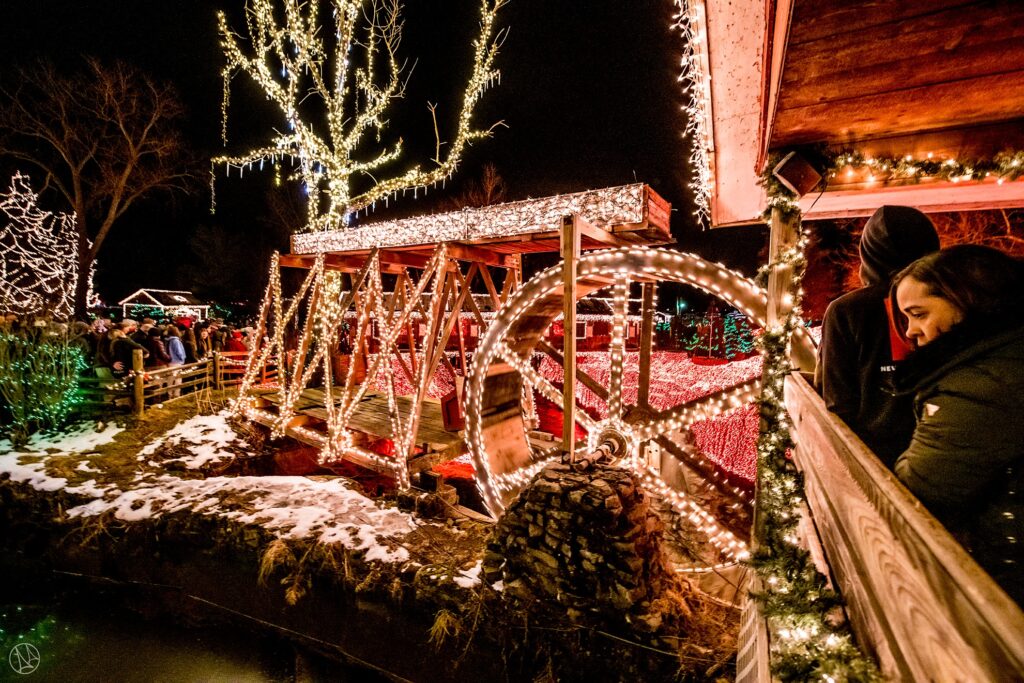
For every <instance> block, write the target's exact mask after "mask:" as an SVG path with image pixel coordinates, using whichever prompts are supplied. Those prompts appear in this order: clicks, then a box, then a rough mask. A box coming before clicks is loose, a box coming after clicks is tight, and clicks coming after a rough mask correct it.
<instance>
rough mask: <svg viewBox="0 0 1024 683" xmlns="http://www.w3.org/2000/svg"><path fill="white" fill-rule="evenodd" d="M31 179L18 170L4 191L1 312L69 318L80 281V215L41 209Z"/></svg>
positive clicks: (0, 233) (1, 204)
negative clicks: (78, 221) (77, 220)
mask: <svg viewBox="0 0 1024 683" xmlns="http://www.w3.org/2000/svg"><path fill="white" fill-rule="evenodd" d="M29 182H30V181H29V177H28V176H23V175H22V174H21V173H15V174H14V175H13V176H12V177H11V184H10V188H9V189H8V190H7V191H6V192H0V213H2V214H3V216H4V217H5V219H6V220H5V221H4V222H5V225H3V226H0V312H3V313H15V314H18V315H28V314H34V313H45V314H49V315H52V316H54V317H55V318H67V317H69V316H70V315H71V314H72V312H73V310H74V305H75V286H76V284H77V283H78V231H77V228H76V225H75V215H74V214H73V213H70V214H68V213H51V212H49V211H43V210H42V209H40V208H39V195H38V194H36V193H35V192H33V191H32V187H31V185H30V184H29ZM89 280H90V283H91V281H92V271H91V270H90V272H89ZM89 290H90V293H91V291H92V287H91V284H90V287H89ZM89 298H90V299H92V297H91V296H90V297H89Z"/></svg>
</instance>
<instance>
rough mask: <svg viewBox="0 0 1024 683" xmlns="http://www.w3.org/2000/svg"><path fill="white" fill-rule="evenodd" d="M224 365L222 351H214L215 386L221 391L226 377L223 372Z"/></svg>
mask: <svg viewBox="0 0 1024 683" xmlns="http://www.w3.org/2000/svg"><path fill="white" fill-rule="evenodd" d="M222 370H223V367H222V366H221V360H220V351H214V352H213V388H214V389H217V390H218V391H220V390H221V389H223V388H224V377H223V375H222V374H221V371H222Z"/></svg>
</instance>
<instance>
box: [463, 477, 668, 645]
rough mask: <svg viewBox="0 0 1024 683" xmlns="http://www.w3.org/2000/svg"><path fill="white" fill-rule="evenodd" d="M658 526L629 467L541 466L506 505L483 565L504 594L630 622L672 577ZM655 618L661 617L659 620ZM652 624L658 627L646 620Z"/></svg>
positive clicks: (572, 612)
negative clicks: (513, 499) (542, 467)
mask: <svg viewBox="0 0 1024 683" xmlns="http://www.w3.org/2000/svg"><path fill="white" fill-rule="evenodd" d="M662 533H663V525H662V521H661V519H660V518H659V517H658V515H657V514H656V513H655V512H654V511H653V510H652V509H651V507H650V502H649V500H648V497H647V496H646V494H645V493H644V491H643V489H642V488H641V487H640V482H639V480H638V478H637V476H636V475H635V474H633V473H632V472H630V471H628V470H625V469H621V468H618V467H612V466H610V465H605V464H601V463H597V464H594V465H593V466H592V467H591V468H590V469H588V470H587V471H585V472H577V471H574V470H573V469H572V468H571V467H570V466H569V465H567V464H562V463H557V464H552V465H549V466H547V467H545V468H544V469H543V470H542V471H541V472H540V473H538V474H537V476H536V477H535V478H534V479H533V480H532V481H531V482H530V484H528V485H527V486H526V487H525V488H524V489H523V491H522V492H521V493H520V494H519V496H518V497H517V498H516V499H515V501H513V503H512V504H511V505H510V506H509V508H508V509H507V510H506V512H505V515H504V516H503V517H502V519H501V520H500V521H499V523H498V525H497V527H496V528H495V531H494V533H493V534H492V536H491V538H490V540H489V541H488V546H487V552H486V554H485V556H484V562H483V571H484V575H485V576H486V578H487V580H488V581H489V582H490V583H492V584H493V583H495V582H497V581H499V580H500V581H502V582H503V584H504V589H505V591H506V594H508V595H511V596H515V597H516V598H518V599H520V600H523V601H525V602H533V601H541V602H547V603H557V604H558V605H561V606H563V607H564V608H565V610H566V613H567V614H568V615H569V616H570V617H571V618H573V619H574V620H577V621H578V620H580V619H581V618H582V617H583V616H584V615H590V616H597V617H604V618H612V619H613V620H616V621H617V620H619V619H621V618H623V617H625V618H626V620H627V621H634V618H635V617H637V616H639V615H642V614H647V613H648V612H649V611H650V607H651V603H652V601H654V600H656V599H657V598H658V596H659V595H660V594H661V593H662V591H663V590H664V589H665V588H666V587H668V586H670V585H672V586H674V587H676V588H678V586H679V584H678V582H677V581H676V579H675V577H674V576H673V575H672V574H671V573H670V572H669V570H668V569H667V567H666V560H665V556H664V553H663V552H662V546H661V543H662ZM658 621H659V622H660V619H658ZM651 627H652V630H653V629H654V628H656V625H655V624H651Z"/></svg>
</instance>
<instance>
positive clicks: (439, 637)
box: [427, 609, 462, 650]
mask: <svg viewBox="0 0 1024 683" xmlns="http://www.w3.org/2000/svg"><path fill="white" fill-rule="evenodd" d="M461 633H462V620H461V619H460V618H459V617H458V615H456V614H455V613H454V612H452V611H451V610H446V609H442V610H440V611H438V613H437V614H436V615H435V616H434V624H433V625H432V626H431V627H430V631H429V635H428V638H427V640H428V642H430V644H431V645H433V646H434V647H435V648H437V649H439V650H440V649H441V647H442V646H443V645H444V644H445V643H446V642H447V641H448V639H449V638H457V637H458V636H459V635H460V634H461Z"/></svg>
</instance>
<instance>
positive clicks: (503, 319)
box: [465, 248, 814, 519]
mask: <svg viewBox="0 0 1024 683" xmlns="http://www.w3.org/2000/svg"><path fill="white" fill-rule="evenodd" d="M633 282H641V283H647V284H654V283H657V282H678V283H683V284H687V285H691V286H694V287H698V288H700V289H702V290H704V291H706V292H708V293H710V294H712V295H714V296H717V297H719V298H721V299H722V300H724V301H725V302H727V303H729V304H730V305H732V306H735V307H736V308H737V309H739V310H740V311H741V312H743V313H744V314H745V315H747V316H748V317H749V318H750V319H751V320H753V321H754V322H756V323H757V324H758V325H761V326H763V325H764V320H765V313H766V307H767V303H766V301H767V297H766V294H765V291H764V290H763V289H761V288H760V287H758V286H757V285H755V284H754V283H753V282H752V281H751V280H749V279H747V278H744V277H743V276H741V275H739V274H737V273H735V272H734V271H731V270H728V269H727V268H724V267H722V266H719V265H716V264H713V263H709V262H707V261H704V260H703V259H701V258H699V257H697V256H693V255H690V254H683V253H679V252H673V251H667V250H664V249H651V248H622V249H613V250H607V251H600V252H593V253H589V254H586V255H584V256H582V257H580V258H579V260H578V261H577V277H576V287H575V289H576V299H577V300H579V299H581V298H583V297H585V296H587V295H590V294H593V293H595V292H598V291H600V290H603V289H610V290H611V293H612V308H613V315H612V327H611V335H610V343H609V346H608V351H607V353H608V355H609V372H608V378H607V380H606V381H605V382H598V381H597V380H595V379H594V378H593V377H590V376H588V375H587V374H586V373H581V372H577V385H582V386H585V387H586V388H587V389H588V390H590V391H592V392H594V394H596V395H597V396H598V397H599V398H600V399H602V400H603V401H604V403H605V406H606V408H607V410H606V411H603V412H606V416H601V417H597V418H595V417H594V416H592V415H590V414H588V413H587V411H586V410H585V409H583V407H582V406H579V404H578V403H577V406H578V409H577V410H576V411H575V417H576V422H577V424H578V425H579V426H580V427H582V428H583V429H584V430H586V434H587V437H586V439H581V440H580V444H579V445H578V447H577V450H576V452H577V454H578V455H579V456H581V457H589V455H590V454H592V453H593V452H595V451H596V450H598V449H601V450H602V452H603V453H604V454H606V455H611V456H613V457H617V458H621V459H622V460H624V461H626V462H628V463H629V465H630V466H632V467H634V468H635V469H636V470H637V471H638V472H640V473H641V474H642V475H643V476H645V477H646V478H647V481H648V482H649V483H650V484H652V485H654V486H657V487H664V488H662V493H664V494H667V495H668V496H670V497H671V498H672V499H673V500H672V502H673V503H674V504H676V506H677V507H678V508H680V509H681V510H682V511H685V512H686V513H687V514H692V515H695V516H696V517H695V519H697V518H702V516H703V515H706V514H707V513H706V512H704V511H703V510H702V509H700V508H699V506H696V505H694V504H692V503H691V502H688V501H686V500H685V496H683V495H682V494H681V493H680V492H677V491H675V490H674V489H669V488H668V487H667V486H666V485H665V484H664V482H663V481H661V480H660V477H658V472H657V469H656V468H653V467H650V466H648V463H647V462H646V459H647V458H646V455H645V454H646V452H647V450H648V448H649V444H659V447H660V448H664V449H668V450H670V451H671V453H672V455H674V456H676V457H677V458H678V459H680V460H681V461H683V462H685V464H686V465H687V466H688V468H689V469H690V470H691V471H695V472H697V473H698V474H699V475H701V476H702V477H704V478H705V479H706V481H707V482H708V483H709V484H710V485H712V486H715V487H716V488H718V489H719V490H720V491H721V492H722V493H723V494H725V495H726V496H736V495H740V492H738V491H737V490H736V489H735V487H734V486H732V485H730V483H729V482H728V481H727V480H726V479H727V478H726V477H723V476H722V473H721V472H720V471H718V469H717V468H716V467H715V466H714V464H713V463H710V462H707V461H706V460H705V459H704V458H703V457H702V456H701V455H700V453H699V451H696V450H695V449H688V448H686V447H685V444H684V445H682V446H681V445H680V444H679V443H677V442H676V441H673V440H672V439H669V438H667V435H669V434H671V433H674V432H680V431H681V430H685V428H686V426H687V425H688V424H689V423H691V422H693V421H694V420H698V419H703V418H707V417H712V416H714V415H717V414H718V413H720V412H722V411H724V410H728V409H729V408H731V407H738V406H741V405H744V404H745V403H747V402H749V401H751V400H753V399H755V398H756V396H757V395H758V393H759V391H760V377H752V378H748V379H745V380H744V381H741V382H739V383H736V384H733V385H732V386H727V387H724V388H722V390H721V391H718V392H716V393H714V394H711V395H708V396H703V397H700V398H697V399H694V400H689V401H681V402H679V403H678V404H677V405H672V406H658V407H657V408H655V407H652V405H651V404H650V401H649V387H650V380H651V378H650V371H651V370H650V368H651V363H650V362H649V359H650V341H649V340H650V337H651V335H650V332H649V330H650V326H651V325H652V323H653V320H651V316H652V315H653V310H652V307H651V306H650V305H647V306H645V310H644V314H645V319H644V320H643V321H642V324H643V325H644V326H646V327H647V328H648V332H647V334H645V335H642V336H643V338H644V340H645V341H646V342H647V345H648V347H647V349H646V353H647V358H648V362H646V363H645V362H644V359H643V355H644V353H645V349H643V348H641V351H640V356H641V358H640V362H639V369H638V373H637V379H636V389H637V391H636V394H635V398H634V397H633V396H631V395H630V394H631V392H626V391H624V379H625V375H626V372H625V363H624V358H625V340H626V323H627V306H628V296H629V288H630V284H631V283H633ZM564 290H565V287H564V286H563V271H562V267H561V266H560V265H559V266H555V267H552V268H550V269H548V270H546V271H544V272H542V273H540V274H538V275H537V276H535V277H534V278H532V279H531V280H530V281H529V282H528V283H526V284H525V285H524V286H523V288H522V289H520V290H519V291H518V292H517V293H516V294H515V295H514V296H513V297H512V298H511V299H510V300H509V301H508V303H507V304H506V305H505V306H504V307H503V308H502V309H501V310H500V311H499V312H498V314H497V316H496V317H495V319H494V321H493V323H492V325H491V326H490V329H489V330H488V332H487V335H486V336H485V337H484V339H483V340H482V342H481V344H480V346H479V348H478V350H477V353H476V355H475V357H474V360H473V364H472V369H471V372H470V376H469V378H468V381H467V384H466V394H465V401H466V406H465V412H466V438H467V442H468V446H469V451H470V453H471V455H472V457H473V464H474V468H475V470H476V477H477V483H478V485H479V488H480V491H481V494H482V496H483V498H484V501H485V503H486V505H487V507H488V509H489V510H490V511H491V512H492V513H493V514H494V515H495V516H498V515H500V514H501V512H502V510H503V509H504V507H505V506H506V505H507V504H508V503H509V502H510V501H511V499H512V498H513V497H514V496H515V495H516V493H517V492H518V490H519V489H520V488H521V487H522V486H523V485H524V484H525V483H526V482H527V481H529V479H530V477H531V476H532V475H533V474H534V473H535V472H537V471H538V470H539V469H540V468H541V467H542V466H543V464H544V463H545V462H547V461H549V460H550V459H551V458H553V457H557V456H558V455H559V454H560V452H561V447H560V444H556V445H555V446H554V447H552V448H548V449H545V448H543V447H538V446H537V445H535V444H534V443H532V441H531V439H530V436H529V430H530V429H531V424H530V422H531V415H530V414H529V413H530V407H529V406H530V403H531V401H530V398H531V392H530V391H529V389H530V388H532V389H533V390H534V391H536V392H537V393H538V394H539V395H541V396H543V397H545V398H546V399H548V400H549V401H551V402H553V403H555V404H556V405H559V406H561V405H563V401H564V395H563V391H562V389H560V388H559V387H558V386H557V385H556V384H555V383H553V382H552V381H550V380H549V379H547V378H546V377H545V376H544V375H543V374H542V373H541V372H539V371H538V370H537V368H536V367H535V366H534V364H533V363H532V362H531V360H532V357H533V356H534V352H536V351H541V352H545V353H547V354H548V355H549V356H550V357H552V358H554V359H556V360H558V361H559V362H562V363H564V359H563V358H562V356H561V354H560V352H559V351H558V350H556V349H553V348H552V347H551V346H550V345H549V343H548V342H547V341H545V339H544V335H545V331H546V330H547V329H548V327H549V326H550V325H551V324H552V322H554V321H555V319H556V318H557V317H558V316H559V315H560V314H561V313H562V310H563V300H564V296H563V292H564ZM645 299H646V300H647V301H648V304H649V302H650V297H649V296H648V297H645ZM572 332H574V330H566V333H567V334H568V333H572ZM813 354H814V346H813V342H812V340H811V338H810V336H809V335H808V334H807V333H806V332H805V331H804V330H799V331H798V332H797V334H796V335H795V336H794V341H793V355H794V357H795V358H796V359H797V360H798V362H799V361H804V362H806V361H807V360H808V359H812V358H813ZM630 375H631V377H630V379H631V378H632V373H630ZM574 393H575V391H574ZM627 398H628V399H629V400H627ZM691 508H692V509H691Z"/></svg>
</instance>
